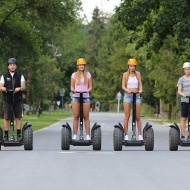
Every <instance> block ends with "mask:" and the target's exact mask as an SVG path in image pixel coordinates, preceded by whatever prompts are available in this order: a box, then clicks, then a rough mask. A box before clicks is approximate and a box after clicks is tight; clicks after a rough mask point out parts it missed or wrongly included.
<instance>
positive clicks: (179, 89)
mask: <svg viewBox="0 0 190 190" xmlns="http://www.w3.org/2000/svg"><path fill="white" fill-rule="evenodd" d="M181 90H182V87H181V86H178V91H177V93H178V94H179V95H181V96H182V97H183V98H185V97H186V95H185V94H184V93H182V91H181Z"/></svg>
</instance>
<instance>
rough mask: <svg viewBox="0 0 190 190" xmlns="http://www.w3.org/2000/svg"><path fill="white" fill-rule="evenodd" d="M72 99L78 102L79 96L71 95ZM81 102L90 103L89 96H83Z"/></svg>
mask: <svg viewBox="0 0 190 190" xmlns="http://www.w3.org/2000/svg"><path fill="white" fill-rule="evenodd" d="M72 101H73V102H78V103H80V98H79V97H73V98H72ZM83 103H90V98H83Z"/></svg>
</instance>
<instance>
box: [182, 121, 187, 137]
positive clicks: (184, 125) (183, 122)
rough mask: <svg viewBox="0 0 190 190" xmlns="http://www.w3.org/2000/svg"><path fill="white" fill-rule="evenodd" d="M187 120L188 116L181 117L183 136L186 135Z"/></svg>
mask: <svg viewBox="0 0 190 190" xmlns="http://www.w3.org/2000/svg"><path fill="white" fill-rule="evenodd" d="M186 121H187V118H186V117H181V135H183V136H185V128H186Z"/></svg>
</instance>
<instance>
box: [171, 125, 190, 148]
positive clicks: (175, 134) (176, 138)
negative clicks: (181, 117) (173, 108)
mask: <svg viewBox="0 0 190 190" xmlns="http://www.w3.org/2000/svg"><path fill="white" fill-rule="evenodd" d="M188 123H189V122H188ZM188 130H189V129H188ZM178 146H182V147H188V146H190V141H189V140H181V139H180V129H179V127H178V125H177V124H176V123H174V124H172V125H170V130H169V149H170V150H171V151H177V150H178Z"/></svg>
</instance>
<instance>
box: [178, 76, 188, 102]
mask: <svg viewBox="0 0 190 190" xmlns="http://www.w3.org/2000/svg"><path fill="white" fill-rule="evenodd" d="M177 86H181V92H182V93H184V94H185V95H186V96H190V80H187V79H186V78H185V77H184V76H182V77H180V78H179V80H178V83H177ZM181 102H186V103H189V98H183V97H181Z"/></svg>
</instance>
